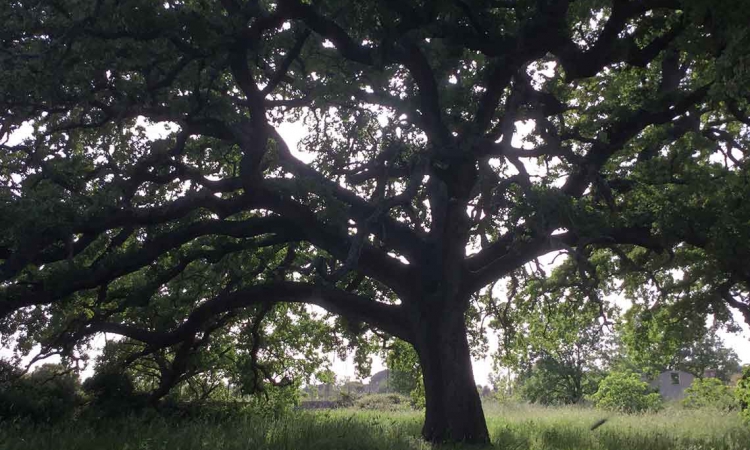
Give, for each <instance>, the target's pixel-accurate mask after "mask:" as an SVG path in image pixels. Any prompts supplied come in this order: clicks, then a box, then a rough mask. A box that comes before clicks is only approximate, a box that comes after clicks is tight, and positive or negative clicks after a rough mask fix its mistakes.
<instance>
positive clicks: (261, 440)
mask: <svg viewBox="0 0 750 450" xmlns="http://www.w3.org/2000/svg"><path fill="white" fill-rule="evenodd" d="M485 410H486V413H487V419H488V426H489V429H490V433H491V434H492V442H493V444H494V446H495V448H502V449H514V450H515V449H519V450H520V449H524V450H525V449H535V450H536V449H539V450H541V449H550V450H551V449H571V450H572V449H576V450H587V449H632V450H640V449H643V450H646V449H648V450H661V449H680V450H702V449H705V450H709V449H710V450H720V449H726V450H730V449H731V450H750V426H747V425H743V424H742V423H741V422H740V421H739V418H738V417H737V415H736V413H729V414H720V413H717V412H714V411H687V410H680V409H677V408H671V409H667V410H665V411H662V412H660V413H658V414H651V415H641V416H621V415H611V414H606V413H603V412H601V411H597V410H592V409H583V408H539V407H530V406H517V405H516V406H501V405H487V406H486V408H485ZM603 418H607V422H606V423H604V425H602V426H601V427H599V428H597V429H596V430H594V431H591V430H590V427H591V425H593V424H594V423H596V422H597V421H598V420H600V419H603ZM421 421H422V417H421V414H419V413H415V412H406V411H403V412H400V411H391V412H376V411H362V410H336V411H322V412H314V413H303V412H299V413H294V414H291V415H289V416H286V417H284V418H282V419H278V420H270V419H257V418H252V417H244V418H235V419H231V420H224V421H214V422H212V421H206V420H195V419H191V420H182V421H176V420H174V419H164V418H158V417H148V418H143V417H141V418H136V417H133V418H128V419H120V420H112V421H85V422H84V421H77V422H75V423H65V424H60V425H56V426H28V425H23V426H22V425H20V424H9V423H4V424H0V449H2V450H27V449H38V450H73V449H75V450H94V449H96V450H107V449H112V450H114V449H117V450H152V449H179V450H183V449H184V450H193V449H195V450H197V449H212V450H214V449H215V450H225V449H226V450H229V449H238V450H239V449H242V450H254V449H274V450H276V449H279V450H280V449H289V450H292V449H294V450H304V449H321V450H322V449H326V450H328V449H331V450H336V449H342V450H343V449H347V450H348V449H362V450H369V449H373V450H375V449H396V450H399V449H410V450H416V449H427V448H429V446H428V445H427V444H425V443H424V442H423V441H421V440H420V439H419V438H418V436H419V430H420V426H421Z"/></svg>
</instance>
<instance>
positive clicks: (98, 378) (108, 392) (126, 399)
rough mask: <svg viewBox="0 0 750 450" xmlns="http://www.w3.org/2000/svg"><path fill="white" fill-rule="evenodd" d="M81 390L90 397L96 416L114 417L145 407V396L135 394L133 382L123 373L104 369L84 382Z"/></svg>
mask: <svg viewBox="0 0 750 450" xmlns="http://www.w3.org/2000/svg"><path fill="white" fill-rule="evenodd" d="M83 390H84V392H86V394H87V395H88V396H89V397H90V399H91V402H90V405H91V406H92V407H94V409H95V410H96V411H95V412H96V414H100V415H103V416H106V417H116V416H120V415H123V414H129V413H131V412H133V411H135V410H138V409H139V408H141V407H143V406H145V404H146V396H145V395H144V394H137V393H136V392H135V386H134V384H133V380H131V379H130V377H129V376H128V374H127V373H125V372H124V371H117V370H113V369H105V370H102V371H99V372H96V373H95V374H94V375H93V376H92V377H91V378H89V379H88V380H86V381H84V383H83Z"/></svg>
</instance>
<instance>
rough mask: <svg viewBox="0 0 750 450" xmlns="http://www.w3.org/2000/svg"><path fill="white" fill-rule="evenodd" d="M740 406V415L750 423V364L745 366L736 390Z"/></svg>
mask: <svg viewBox="0 0 750 450" xmlns="http://www.w3.org/2000/svg"><path fill="white" fill-rule="evenodd" d="M734 394H735V396H736V397H737V401H738V402H739V406H740V416H742V418H744V419H745V421H746V422H747V423H748V424H750V366H745V368H744V369H743V371H742V378H740V381H739V382H738V383H737V388H736V389H735V391H734Z"/></svg>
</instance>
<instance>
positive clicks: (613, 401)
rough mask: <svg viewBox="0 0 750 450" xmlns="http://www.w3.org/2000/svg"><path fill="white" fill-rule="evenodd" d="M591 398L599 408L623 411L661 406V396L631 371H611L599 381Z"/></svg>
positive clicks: (651, 408)
mask: <svg viewBox="0 0 750 450" xmlns="http://www.w3.org/2000/svg"><path fill="white" fill-rule="evenodd" d="M591 399H592V400H593V401H594V404H595V405H596V406H597V407H599V408H603V409H610V410H614V411H620V412H624V413H636V412H643V411H657V410H659V409H660V408H661V407H662V398H661V396H660V395H659V394H658V393H657V392H652V389H651V388H650V387H649V385H648V383H646V382H645V381H642V380H641V376H640V375H638V374H636V373H631V372H612V373H610V374H609V375H607V376H606V377H605V378H604V379H603V380H602V381H601V383H599V389H598V390H597V391H596V393H595V394H594V395H592V396H591Z"/></svg>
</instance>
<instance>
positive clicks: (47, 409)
mask: <svg viewBox="0 0 750 450" xmlns="http://www.w3.org/2000/svg"><path fill="white" fill-rule="evenodd" d="M0 387H2V389H0V419H21V418H22V419H28V420H31V421H34V422H53V421H56V420H60V419H65V418H68V417H71V416H72V415H73V414H74V413H75V412H76V409H77V408H78V407H79V406H81V405H82V404H83V396H82V395H81V384H80V382H79V380H78V376H77V375H76V374H75V373H71V372H69V371H66V370H65V368H64V367H62V366H60V365H58V364H45V365H43V366H41V367H39V368H37V369H36V370H35V371H34V372H32V373H31V374H28V375H24V376H22V377H20V378H8V379H6V380H5V381H4V382H3V383H2V386H0Z"/></svg>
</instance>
